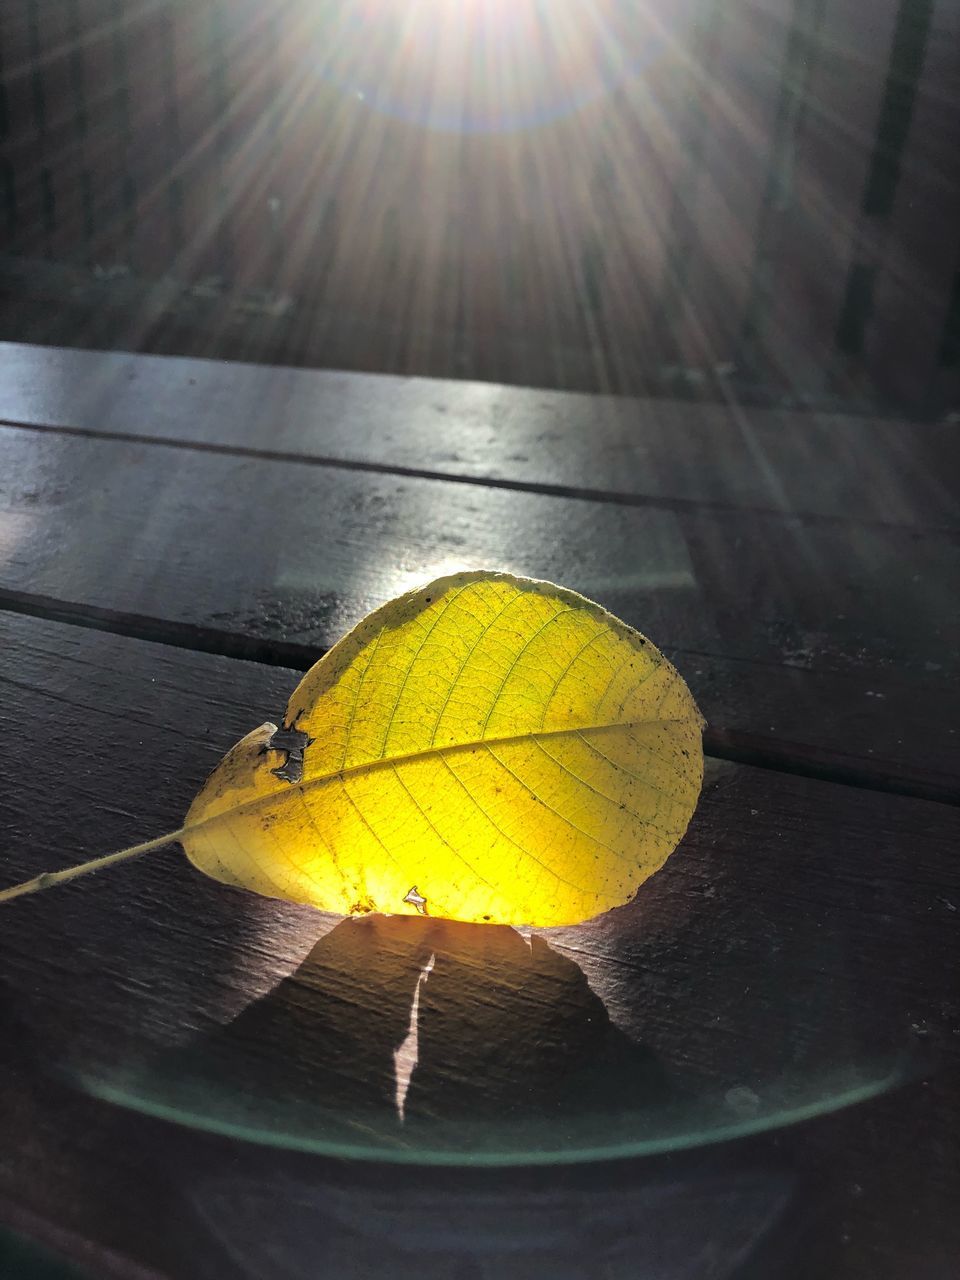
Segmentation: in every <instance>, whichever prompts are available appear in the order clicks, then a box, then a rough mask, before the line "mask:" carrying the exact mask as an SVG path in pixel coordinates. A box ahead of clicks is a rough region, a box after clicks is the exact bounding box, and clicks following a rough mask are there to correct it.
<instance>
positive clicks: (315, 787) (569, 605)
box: [179, 573, 703, 926]
mask: <svg viewBox="0 0 960 1280" xmlns="http://www.w3.org/2000/svg"><path fill="white" fill-rule="evenodd" d="M702 724H703V721H702V718H701V716H700V713H699V711H698V710H697V707H696V705H695V703H694V701H693V698H692V696H691V694H690V691H689V690H688V689H687V687H686V685H685V684H684V682H683V680H682V679H681V678H680V676H679V675H678V674H677V672H676V671H675V669H674V668H673V667H672V666H671V665H670V663H669V662H668V661H667V660H666V659H665V658H664V657H663V655H662V654H661V653H660V652H659V651H658V650H657V649H656V648H654V646H653V645H652V644H651V643H650V642H649V641H648V640H646V639H645V638H644V637H643V636H641V635H640V634H639V633H638V632H636V631H634V630H633V629H632V628H630V627H628V626H626V625H625V624H624V623H623V622H620V621H619V620H618V619H616V618H614V617H612V616H611V615H610V614H608V613H606V612H605V611H604V610H603V609H601V608H600V607H599V606H598V605H596V604H593V603H591V602H590V601H588V600H585V599H584V598H583V597H582V596H579V595H576V594H575V593H574V592H572V591H567V590H564V589H563V588H561V587H556V586H553V585H551V584H549V583H544V582H534V581H530V580H525V579H520V578H514V577H510V576H508V575H506V574H491V573H461V574H456V575H454V576H452V577H448V578H442V579H440V580H438V581H436V582H434V583H432V584H430V585H429V586H426V587H422V588H420V589H418V590H416V591H412V592H410V593H408V594H407V595H404V596H401V597H400V598H399V599H396V600H393V601H391V602H390V603H389V604H386V605H384V606H383V607H382V608H381V609H378V610H376V612H374V613H372V614H370V615H369V616H368V617H367V618H365V619H364V620H363V621H362V622H361V623H360V624H359V625H358V626H357V627H356V628H355V629H354V630H353V631H351V632H350V633H349V634H348V635H347V636H345V637H344V639H343V640H341V641H340V642H339V644H337V645H335V646H334V648H332V649H331V650H330V651H329V652H328V653H327V654H326V655H325V656H324V657H323V658H322V659H321V660H320V661H319V662H318V663H317V664H316V666H314V667H313V668H312V669H311V670H310V671H309V672H307V674H306V675H305V676H304V678H303V680H302V681H301V683H300V685H299V687H298V688H297V689H296V690H295V692H294V694H293V696H292V697H291V699H290V702H289V705H288V707H287V712H286V717H285V720H284V725H283V726H282V728H281V730H280V731H279V732H278V731H277V727H276V726H275V725H272V724H266V725H262V726H261V727H260V728H259V729H255V730H254V731H253V732H252V733H250V734H248V735H247V737H246V738H244V739H243V740H242V741H241V742H239V743H238V744H237V745H236V746H235V747H234V748H233V749H232V750H231V751H230V752H229V753H228V754H227V756H226V757H225V758H224V760H223V761H222V763H221V764H220V765H219V766H218V768H217V769H216V770H215V771H214V773H213V774H212V775H211V776H210V778H209V779H208V780H207V782H206V784H205V785H204V787H203V789H202V790H201V792H200V794H199V795H198V796H197V798H196V800H195V801H194V803H193V805H192V807H191V809H190V812H189V813H188V815H187V819H186V822H185V824H184V828H183V830H182V831H181V832H180V833H179V839H180V840H181V842H182V844H183V846H184V848H185V850H186V852H187V856H188V857H189V858H190V860H191V861H192V862H193V863H194V864H195V865H196V866H197V867H199V869H200V870H201V871H203V872H205V873H206V874H207V875H209V876H213V877H214V878H216V879H218V880H221V881H224V882H226V883H228V884H232V885H240V886H243V887H244V888H247V889H253V890H255V891H256V892H258V893H262V894H266V895H268V896H271V897H276V898H287V899H291V900H293V901H296V902H306V903H310V904H312V905H313V906H316V907H319V908H321V909H323V910H325V911H333V912H340V913H344V914H350V913H356V912H366V911H384V912H390V913H399V912H414V911H418V910H420V911H426V912H428V913H429V914H431V915H438V916H447V917H451V918H453V919H458V920H468V921H491V922H494V923H497V924H521V923H525V924H532V925H539V926H546V925H556V924H566V923H573V922H576V921H580V920H584V919H587V918H589V917H591V916H595V915H598V914H599V913H600V912H603V911H606V910H608V909H610V908H611V907H615V906H618V905H620V904H621V903H624V902H626V901H628V900H629V899H630V898H632V897H633V895H634V894H635V893H636V891H637V888H638V887H639V885H640V884H641V883H642V882H643V881H644V880H645V879H646V878H647V877H648V876H650V875H651V874H652V873H653V872H654V871H656V870H657V869H658V868H659V867H660V866H662V865H663V863H664V861H665V860H666V858H667V857H668V856H669V854H670V853H671V851H672V850H673V849H674V847H675V846H676V844H677V842H678V841H679V840H680V838H681V837H682V836H683V833H684V831H685V830H686V828H687V824H688V822H689V821H690V817H691V815H692V813H693V810H694V807H695V806H696V802H697V797H698V795H699V793H700V786H701V782H702V777H703V752H702V746H701V729H702Z"/></svg>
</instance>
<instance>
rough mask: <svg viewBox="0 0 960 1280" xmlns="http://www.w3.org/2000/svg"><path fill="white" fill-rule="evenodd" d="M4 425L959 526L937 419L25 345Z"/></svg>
mask: <svg viewBox="0 0 960 1280" xmlns="http://www.w3.org/2000/svg"><path fill="white" fill-rule="evenodd" d="M0 419H2V420H6V421H13V422H26V423H38V424H50V425H54V426H67V427H72V428H77V429H80V430H84V431H91V432H104V433H106V434H118V435H132V436H137V437H143V438H151V437H154V438H159V439H165V440H185V441H188V442H190V443H193V444H208V445H216V446H222V447H225V448H237V449H245V448H246V449H254V450H257V449H259V450H270V451H276V452H277V453H280V454H288V455H291V456H299V457H305V458H316V459H330V460H337V461H345V462H356V463H358V464H363V465H370V466H374V467H384V468H386V469H401V470H402V469H408V470H413V471H416V472H419V473H423V472H428V473H431V474H441V475H446V476H453V477H461V478H465V479H468V480H473V481H478V482H483V483H486V482H491V483H507V484H514V485H520V486H523V487H534V488H535V487H537V486H541V487H543V486H546V487H551V486H555V487H559V488H561V489H568V488H569V489H571V490H580V491H582V490H594V491H598V492H602V493H603V494H605V495H613V496H614V497H616V498H620V499H624V500H634V499H636V500H638V501H644V502H646V501H649V502H652V503H657V502H662V503H666V504H671V503H675V504H681V505H682V504H690V503H703V504H713V505H717V506H732V507H742V508H748V509H749V508H757V509H770V510H776V511H785V512H789V513H790V514H799V515H804V514H809V515H819V516H826V517H830V518H840V517H842V518H848V517H849V518H851V519H854V518H855V519H863V520H876V521H878V522H882V523H893V524H907V525H914V526H918V527H926V528H936V527H939V526H944V527H951V528H956V527H957V503H956V500H955V494H954V492H953V487H952V485H951V477H952V475H953V474H954V473H955V470H956V464H957V446H956V432H955V431H954V430H953V429H952V428H951V427H950V426H948V425H946V424H945V425H942V426H938V425H932V424H931V425H925V426H923V427H916V426H908V425H907V424H905V423H902V422H896V421H881V420H876V419H859V418H851V417H844V416H840V415H829V414H828V415H815V414H801V413H778V412H774V411H751V410H745V409H742V408H738V407H736V406H723V405H690V404H683V403H679V402H674V401H667V400H630V399H619V398H615V397H612V396H587V395H579V394H574V393H563V392H550V391H536V390H532V389H527V388H520V387H503V386H493V385H486V384H483V383H469V382H468V383H458V382H448V381H443V380H434V379H428V378H397V377H388V376H379V375H370V374H356V373H337V372H330V371H321V370H303V369H286V368H276V367H271V368H264V367H261V366H256V365H245V364H223V363H220V362H215V361H207V360H190V359H182V358H179V357H177V358H171V357H165V356H143V355H130V354H127V353H123V352H94V351H77V350H72V349H67V348H47V347H37V346H30V345H27V344H21V343H0ZM467 500H468V499H466V498H465V499H464V501H467Z"/></svg>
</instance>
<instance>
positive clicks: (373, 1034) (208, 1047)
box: [127, 916, 669, 1151]
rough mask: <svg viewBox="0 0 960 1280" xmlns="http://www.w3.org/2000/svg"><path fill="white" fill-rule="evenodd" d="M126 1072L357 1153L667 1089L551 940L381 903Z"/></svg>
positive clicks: (510, 1125)
mask: <svg viewBox="0 0 960 1280" xmlns="http://www.w3.org/2000/svg"><path fill="white" fill-rule="evenodd" d="M415 997H416V999H415ZM127 1087H128V1092H129V1093H130V1094H132V1095H133V1096H134V1099H136V1098H137V1097H139V1098H140V1099H142V1100H143V1101H144V1102H145V1103H146V1104H147V1106H148V1108H151V1107H152V1108H153V1109H156V1107H157V1106H160V1107H163V1108H165V1109H167V1110H168V1111H169V1109H170V1108H174V1109H175V1110H176V1111H177V1112H178V1113H179V1114H180V1118H182V1119H184V1120H186V1121H187V1122H193V1123H197V1124H199V1125H200V1126H201V1127H214V1128H220V1129H224V1128H226V1129H229V1130H231V1131H241V1133H242V1136H246V1137H251V1138H255V1139H256V1140H259V1141H265V1142H275V1143H276V1144H277V1145H280V1146H290V1145H292V1146H303V1145H307V1146H310V1145H319V1146H321V1147H324V1148H326V1149H329V1148H331V1147H333V1148H337V1147H341V1148H349V1149H350V1150H351V1151H356V1150H357V1149H358V1148H364V1149H373V1150H389V1149H390V1148H408V1149H409V1148H411V1147H414V1148H417V1147H419V1146H421V1145H423V1146H425V1147H430V1146H435V1145H437V1144H440V1145H441V1146H444V1147H449V1146H453V1147H455V1148H456V1147H458V1146H459V1145H461V1144H464V1143H466V1144H467V1145H468V1146H469V1145H471V1144H475V1143H477V1142H478V1141H479V1142H480V1143H481V1145H485V1146H486V1145H492V1146H493V1147H497V1146H498V1145H499V1144H502V1143H504V1142H506V1143H507V1145H508V1146H510V1145H511V1144H512V1143H513V1144H515V1142H516V1141H517V1140H518V1135H520V1140H530V1141H534V1142H537V1141H539V1140H540V1137H539V1136H538V1135H542V1132H543V1131H548V1132H549V1130H550V1128H551V1126H553V1125H554V1124H555V1121H556V1119H557V1118H558V1117H559V1116H563V1115H572V1114H578V1115H583V1114H584V1113H588V1112H590V1111H591V1110H592V1109H596V1110H598V1111H600V1112H606V1113H612V1112H615V1111H616V1110H617V1109H618V1108H623V1107H624V1106H625V1105H627V1098H628V1097H629V1105H630V1106H631V1108H633V1109H636V1108H637V1107H638V1106H644V1105H651V1106H652V1105H655V1104H659V1103H662V1102H663V1101H664V1100H665V1099H666V1098H667V1097H668V1094H669V1090H668V1088H667V1085H666V1082H665V1080H664V1077H663V1073H662V1072H661V1071H660V1069H659V1066H658V1064H657V1062H656V1059H655V1058H654V1057H653V1055H652V1054H651V1052H650V1051H649V1050H648V1049H646V1048H644V1047H643V1046H640V1045H636V1044H634V1043H633V1042H632V1041H631V1040H629V1039H628V1038H627V1037H626V1036H625V1035H623V1033H622V1032H620V1031H619V1030H618V1029H617V1028H616V1027H614V1026H613V1024H612V1023H611V1022H610V1019H609V1017H608V1015H607V1012H606V1009H605V1008H604V1005H603V1003H602V1001H601V1000H600V999H599V997H597V996H596V995H595V994H594V993H593V992H592V991H591V989H590V987H589V986H588V984H587V980H586V978H585V977H584V975H583V972H582V971H581V970H580V968H579V967H578V966H577V965H576V964H575V963H574V962H573V961H571V960H569V959H567V958H566V957H563V956H561V955H559V954H558V953H557V952H555V951H554V950H552V948H550V947H549V946H548V945H547V943H546V942H544V941H543V940H542V939H540V938H537V937H534V938H532V939H530V941H529V942H528V941H527V940H526V939H525V938H523V937H522V936H521V935H520V934H519V933H517V932H516V931H515V930H513V929H510V928H505V927H490V926H479V925H462V924H455V923H453V922H450V921H440V920H437V921H434V920H430V919H422V918H418V917H395V918H394V917H382V916H368V917H365V918H363V919H349V920H345V921H343V922H342V923H341V924H339V925H337V926H336V928H334V929H333V930H331V932H330V933H328V934H327V935H326V936H325V937H324V938H323V939H321V941H320V942H318V943H317V944H316V946H315V947H314V948H313V950H312V951H311V952H310V954H309V955H308V957H307V958H306V960H305V961H304V962H303V963H302V964H301V965H300V966H299V968H298V969H297V970H296V971H295V972H294V973H293V974H291V975H290V977H288V978H286V979H284V980H283V981H282V982H281V983H279V985H278V986H277V987H276V988H275V989H274V990H273V991H271V992H270V993H269V994H268V995H267V996H265V997H264V998H262V999H260V1000H257V1001H254V1002H253V1003H252V1004H250V1005H249V1006H248V1007H247V1008H246V1009H245V1010H244V1011H243V1012H242V1013H241V1014H240V1015H239V1016H238V1017H236V1018H235V1019H234V1020H233V1021H232V1022H231V1023H229V1024H227V1025H226V1026H224V1027H222V1028H220V1029H218V1030H217V1031H215V1032H213V1033H210V1034H206V1035H202V1036H199V1037H198V1038H197V1039H195V1040H194V1041H193V1042H192V1043H191V1044H190V1045H189V1046H188V1047H187V1048H186V1049H185V1050H181V1051H178V1052H175V1053H172V1054H167V1055H163V1056H162V1057H161V1058H159V1059H155V1060H153V1061H152V1062H150V1063H149V1064H147V1065H146V1066H145V1067H144V1068H142V1069H139V1070H138V1071H137V1073H136V1075H135V1076H134V1077H133V1078H132V1079H131V1080H130V1081H128V1086H127ZM401 1112H402V1114H401ZM464 1124H466V1125H467V1128H464ZM524 1135H525V1136H524Z"/></svg>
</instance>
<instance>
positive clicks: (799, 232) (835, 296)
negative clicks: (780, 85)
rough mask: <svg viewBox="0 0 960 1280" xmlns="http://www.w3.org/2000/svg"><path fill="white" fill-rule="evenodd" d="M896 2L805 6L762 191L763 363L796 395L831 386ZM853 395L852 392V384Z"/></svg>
mask: <svg viewBox="0 0 960 1280" xmlns="http://www.w3.org/2000/svg"><path fill="white" fill-rule="evenodd" d="M897 7H898V6H897V0H877V3H875V4H874V5H872V6H871V13H870V21H869V22H864V20H863V10H862V7H861V6H860V5H859V4H858V3H857V0H830V3H829V4H826V5H823V4H813V5H809V6H808V12H807V15H806V17H805V19H804V22H805V32H804V35H805V41H806V47H805V48H803V49H802V50H801V49H798V53H799V55H800V57H799V60H798V63H797V65H796V66H795V67H794V69H793V73H792V74H793V75H794V77H795V78H796V80H797V87H798V95H799V96H798V99H797V101H796V103H795V116H794V123H793V129H792V132H791V134H790V136H789V137H788V138H785V139H784V147H783V151H782V153H781V155H780V156H779V157H778V158H777V167H778V173H777V174H776V178H775V184H774V185H773V186H772V187H771V190H770V195H769V204H770V207H769V227H768V236H769V238H768V242H767V244H766V245H765V246H764V253H765V254H766V255H769V256H768V268H769V277H768V297H767V301H766V310H765V314H764V317H763V319H762V322H761V332H760V339H759V342H760V346H761V348H762V351H763V355H762V359H763V360H764V361H765V362H767V363H768V366H769V367H770V368H771V369H772V370H773V372H774V375H775V377H776V376H777V375H779V378H780V379H781V380H782V381H783V383H784V384H785V385H786V386H787V387H795V388H796V389H797V391H798V392H799V394H800V395H801V396H802V395H803V393H805V392H806V393H807V394H813V395H816V394H818V393H823V392H826V393H829V392H831V391H833V390H839V391H841V393H842V392H849V391H850V390H851V388H850V385H849V384H847V385H846V386H844V385H843V383H842V381H841V382H840V383H839V385H838V379H839V378H840V374H839V371H838V366H839V364H840V363H841V362H842V359H843V356H842V354H841V353H840V352H838V350H837V333H838V326H839V323H840V317H841V312H842V309H843V306H844V286H845V282H846V278H847V272H848V267H849V264H850V258H851V253H852V252H855V244H856V237H857V231H858V227H859V223H860V217H861V206H862V200H863V190H864V185H865V183H866V180H867V175H868V171H869V167H870V162H871V158H872V153H873V144H874V139H875V136H876V130H877V121H878V117H879V115H880V110H881V104H882V101H883V94H884V86H885V83H886V73H887V64H888V61H889V57H890V44H891V37H892V33H893V29H894V23H895V19H896V15H897ZM853 390H854V391H855V390H856V387H855V386H854V388H853Z"/></svg>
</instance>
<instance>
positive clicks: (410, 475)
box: [0, 418, 957, 535]
mask: <svg viewBox="0 0 960 1280" xmlns="http://www.w3.org/2000/svg"><path fill="white" fill-rule="evenodd" d="M0 427H7V428H9V429H11V430H15V431H35V432H38V433H43V434H46V435H61V436H74V437H79V438H81V439H85V440H105V441H113V442H115V443H120V444H136V445H145V446H147V447H149V448H157V449H175V450H182V449H186V450H189V451H190V452H193V453H207V454H221V455H225V456H227V457H231V458H254V459H257V460H258V461H260V462H282V463H287V464H289V465H290V466H303V467H322V468H326V469H328V470H335V471H360V472H373V473H374V474H376V475H386V476H402V477H403V478H405V479H412V480H434V481H438V482H442V483H444V484H463V485H472V486H474V487H478V488H481V489H506V490H509V491H512V492H515V493H535V494H540V495H541V496H543V497H547V498H568V499H574V500H579V501H583V502H602V503H608V504H610V505H612V506H618V507H649V508H652V509H654V510H659V511H677V512H698V511H700V512H702V511H713V512H719V513H721V514H722V513H724V512H728V513H734V514H738V515H754V516H770V517H773V518H776V519H779V520H790V521H795V522H796V523H798V524H802V525H826V526H831V525H832V526H840V527H843V528H850V527H856V528H865V529H903V530H904V531H906V532H911V533H917V532H922V533H925V534H931V533H932V534H948V535H955V534H956V533H957V529H956V527H955V526H954V525H949V524H945V525H939V524H935V525H926V524H925V525H923V526H922V527H921V528H920V529H919V530H918V529H917V527H916V526H914V525H912V524H905V523H904V522H902V521H898V520H871V519H869V518H868V517H858V516H849V515H830V514H827V513H825V512H811V511H796V510H794V509H792V508H788V507H776V506H756V505H750V504H741V503H734V502H719V501H717V500H716V499H710V498H664V497H657V496H656V495H655V494H643V493H622V492H618V491H616V490H610V489H591V488H580V487H578V486H576V485H566V484H553V483H549V482H547V481H540V480H511V479H509V478H508V477H506V476H484V475H470V474H468V473H465V472H458V471H435V470H432V469H431V468H428V467H410V466H404V465H403V463H393V462H390V463H388V462H373V461H371V460H370V459H367V458H338V457H333V456H327V455H324V454H312V453H298V452H296V451H290V450H280V449H258V448H255V447H253V446H252V445H233V444H217V443H216V442H214V441H202V440H172V439H167V438H166V437H164V436H155V435H146V434H144V435H141V434H139V433H138V432H134V431H101V430H98V429H97V428H95V427H69V426H60V425H56V424H53V423H44V422H24V421H19V420H17V419H14V418H0Z"/></svg>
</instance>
